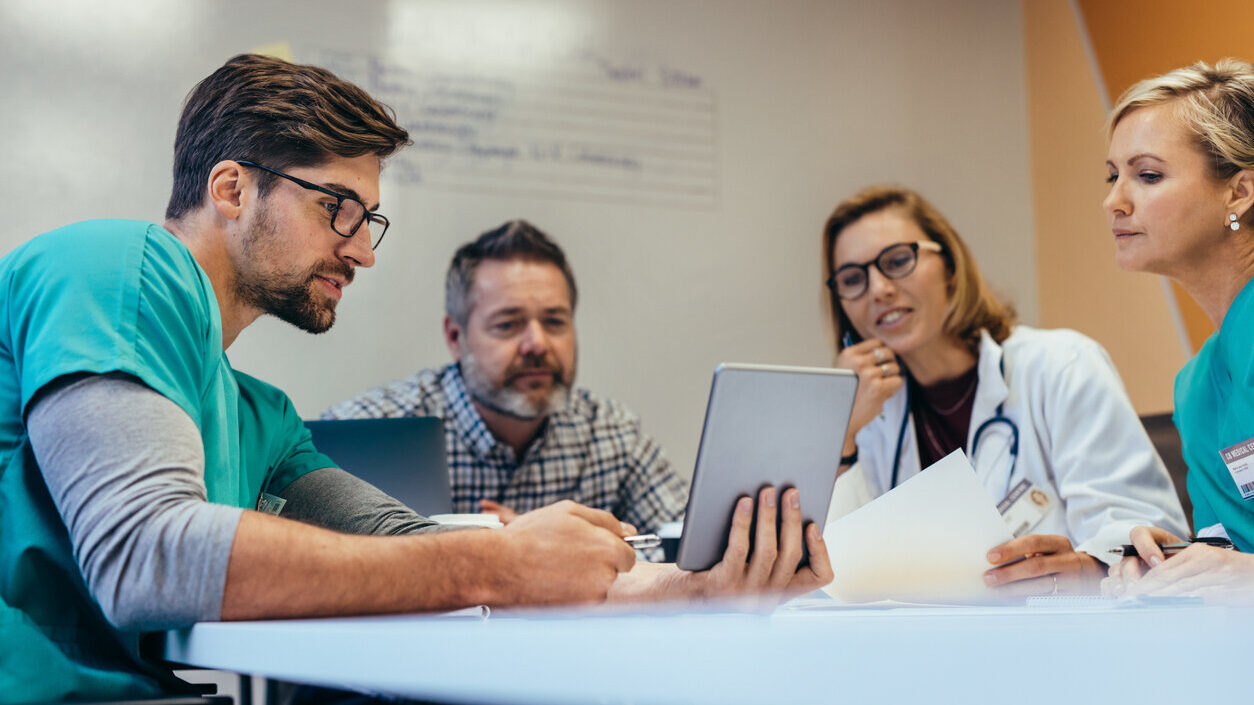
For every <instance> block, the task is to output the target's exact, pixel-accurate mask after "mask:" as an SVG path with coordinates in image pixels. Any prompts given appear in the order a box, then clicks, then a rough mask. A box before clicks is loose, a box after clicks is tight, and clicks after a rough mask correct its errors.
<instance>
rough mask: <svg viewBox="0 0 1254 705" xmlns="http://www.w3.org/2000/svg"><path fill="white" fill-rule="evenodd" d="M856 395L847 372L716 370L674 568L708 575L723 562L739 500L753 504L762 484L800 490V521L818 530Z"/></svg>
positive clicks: (746, 367) (730, 366)
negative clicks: (811, 523) (697, 571)
mask: <svg viewBox="0 0 1254 705" xmlns="http://www.w3.org/2000/svg"><path fill="white" fill-rule="evenodd" d="M857 390H858V376H857V375H856V374H854V373H853V372H850V371H849V370H836V369H828V368H813V367H778V366H773V365H738V364H723V365H719V366H718V368H717V369H716V370H714V382H713V384H712V385H711V386H710V401H709V403H708V404H707V405H706V409H705V427H704V428H703V429H702V431H701V445H700V447H699V449H698V450H697V464H696V468H695V470H694V472H693V475H692V488H691V490H690V491H689V494H688V510H687V513H686V514H685V516H684V530H683V534H682V535H681V536H680V539H679V553H678V556H677V557H676V561H675V562H676V563H677V564H678V565H679V567H680V568H683V569H684V570H708V569H709V568H711V567H713V566H714V564H716V563H718V562H719V561H720V560H722V558H723V553H724V552H725V551H726V550H727V534H728V532H729V531H730V530H731V519H732V511H733V509H734V508H735V505H736V500H737V499H739V498H740V497H743V496H749V497H753V498H754V500H755V501H756V499H757V494H758V491H759V490H761V489H762V488H763V487H766V486H767V485H772V486H774V487H777V488H779V489H780V490H781V491H782V490H783V489H785V488H788V487H796V488H797V489H798V490H800V491H801V516H802V520H803V522H804V523H809V522H811V521H815V522H818V523H819V528H820V529H821V528H822V524H823V521H824V520H826V519H827V508H828V504H830V503H831V499H832V487H833V486H834V485H835V484H836V471H837V470H838V469H839V468H840V456H841V451H842V450H844V446H845V430H846V429H847V428H848V427H849V414H850V412H851V411H852V410H853V399H854V394H855V393H856V392H857ZM781 515H782V513H781ZM755 516H756V511H755ZM750 536H751V537H752V534H750ZM803 550H804V545H803Z"/></svg>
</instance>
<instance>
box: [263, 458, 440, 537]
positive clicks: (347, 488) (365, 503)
mask: <svg viewBox="0 0 1254 705" xmlns="http://www.w3.org/2000/svg"><path fill="white" fill-rule="evenodd" d="M278 495H279V496H280V497H282V498H284V499H286V500H287V503H286V504H285V505H284V506H283V512H282V514H281V516H283V517H284V518H286V519H295V520H296V521H302V522H305V523H307V524H313V525H314V526H320V527H322V528H324V529H331V530H332V531H338V532H340V533H344V534H357V535H361V536H397V535H402V534H415V533H434V532H438V531H447V530H455V529H460V528H463V527H455V526H443V525H441V524H438V523H436V522H434V521H431V520H430V519H428V518H426V517H424V516H422V515H420V514H418V513H417V512H415V511H414V510H412V509H410V508H409V507H406V506H405V505H403V504H401V503H400V502H399V501H397V500H396V499H393V498H392V497H390V496H388V495H387V494H386V493H384V492H382V491H381V490H379V489H378V488H376V487H375V486H373V485H371V484H370V483H368V482H366V481H364V480H361V479H359V478H357V477H354V476H353V475H351V474H349V473H347V472H345V471H344V470H341V469H339V468H323V469H321V470H315V471H313V472H311V473H307V474H305V475H302V476H301V477H299V478H297V479H296V480H294V481H293V482H292V483H291V484H289V485H288V486H287V487H285V488H283V489H282V490H280V491H279V492H278Z"/></svg>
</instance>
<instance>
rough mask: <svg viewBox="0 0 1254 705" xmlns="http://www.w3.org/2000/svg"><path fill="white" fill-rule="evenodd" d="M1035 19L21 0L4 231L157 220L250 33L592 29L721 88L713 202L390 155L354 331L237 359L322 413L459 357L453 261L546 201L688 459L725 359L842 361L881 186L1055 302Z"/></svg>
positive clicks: (446, 38) (855, 12) (10, 236)
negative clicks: (908, 194)
mask: <svg viewBox="0 0 1254 705" xmlns="http://www.w3.org/2000/svg"><path fill="white" fill-rule="evenodd" d="M349 10H351V12H350V11H349ZM1021 22H1022V18H1021V11H1020V6H1019V3H1007V2H1001V1H999V0H983V1H977V0H964V1H957V0H955V1H952V2H944V3H936V2H928V1H927V0H915V1H911V0H882V1H879V2H834V1H819V0H814V1H806V0H776V1H774V2H765V1H762V2H755V1H753V0H723V1H714V0H707V1H705V2H700V1H696V0H631V1H629V0H618V1H611V0H602V1H600V2H592V1H589V2H582V1H578V0H535V1H533V2H517V1H515V2H508V3H504V2H472V1H471V0H460V1H452V0H450V1H448V2H392V3H384V2H373V3H371V2H362V3H344V2H338V1H337V2H324V1H320V0H319V1H313V2H300V3H297V2H292V3H279V2H261V1H259V0H253V1H251V2H238V1H226V2H224V1H220V0H212V1H211V0H185V1H182V2H178V3H170V2H165V1H163V0H130V1H127V2H94V3H80V2H66V1H64V0H41V1H39V2H35V1H34V0H32V1H31V2H17V1H14V0H4V2H2V3H0V60H2V64H0V65H2V67H3V71H0V96H2V97H3V98H2V102H3V106H2V107H0V140H3V143H2V147H3V149H2V151H0V153H2V154H3V155H4V159H5V168H4V169H3V171H2V172H0V189H2V192H3V193H4V198H5V200H6V201H7V207H6V208H5V209H4V212H5V215H4V218H3V220H2V221H0V222H3V226H2V227H0V251H4V252H7V251H8V250H10V249H12V248H13V247H14V246H16V245H17V244H19V243H21V242H22V241H24V240H26V239H27V238H29V237H31V236H33V235H34V234H36V233H39V232H42V231H44V230H47V229H50V228H53V227H56V226H58V225H61V224H64V223H68V222H72V221H74V220H78V219H83V218H91V217H127V218H146V219H154V220H156V219H160V216H161V214H162V212H163V211H164V206H165V201H166V198H167V197H168V192H169V186H170V176H169V171H170V155H171V143H172V141H173V136H174V129H175V123H176V121H177V117H178V112H179V107H180V102H181V100H182V98H183V97H184V95H185V94H186V93H187V91H188V90H189V89H190V88H191V87H192V85H193V84H194V83H195V82H196V81H197V80H199V79H200V78H202V77H203V76H205V75H207V74H208V73H209V72H210V71H212V70H213V69H214V68H216V67H217V66H218V65H220V64H221V62H222V61H224V60H225V59H226V58H228V57H229V56H230V55H232V54H233V53H237V52H241V51H248V50H251V49H254V48H256V47H259V46H262V45H267V44H271V43H273V42H276V41H280V42H289V43H290V45H291V47H292V51H293V54H294V56H295V58H296V59H297V60H301V59H302V56H310V55H314V54H316V53H317V52H319V51H323V50H344V51H349V52H356V53H366V52H371V53H378V54H380V55H387V56H391V57H394V58H395V60H397V61H400V62H402V63H403V62H415V63H414V66H415V68H422V62H424V61H436V60H438V59H439V58H440V57H439V54H440V53H441V52H455V53H463V52H465V51H466V49H467V47H472V48H477V49H476V51H478V52H480V53H482V54H484V55H485V56H487V58H490V59H494V60H496V63H495V66H496V70H506V71H508V70H509V67H510V66H511V64H509V63H505V64H502V63H501V62H500V59H501V58H502V57H509V56H511V54H510V52H514V53H515V54H514V55H516V56H518V57H522V58H520V59H518V62H517V63H516V64H513V65H515V66H517V67H518V70H519V71H523V70H524V69H525V65H526V62H525V61H524V59H526V58H527V57H535V56H542V57H548V58H549V59H552V58H553V57H558V58H561V57H574V56H580V55H581V53H580V52H585V53H586V51H587V50H588V49H589V48H593V49H595V51H596V52H597V53H598V55H600V56H602V57H608V58H609V59H612V60H613V61H616V62H622V63H624V64H627V65H634V66H640V67H644V68H646V69H648V68H651V67H652V68H656V67H659V66H671V67H678V68H681V69H683V70H684V71H685V72H688V73H691V74H693V75H696V76H699V77H700V78H701V80H702V82H703V84H702V85H703V87H704V88H705V89H707V90H708V91H709V92H710V93H711V94H712V95H713V97H714V103H715V106H716V107H715V115H716V117H715V120H716V124H715V127H714V140H715V141H714V143H715V145H716V151H717V159H716V169H717V173H716V175H715V178H714V180H713V182H714V183H715V185H716V187H715V193H714V195H713V197H712V198H711V199H709V203H707V204H705V205H697V206H687V207H680V206H674V205H658V204H648V203H641V202H632V201H631V199H626V200H622V199H620V200H617V201H615V200H609V199H597V198H595V197H588V196H580V197H556V196H549V195H539V196H521V195H511V194H509V193H505V192H501V191H500V190H490V191H489V190H476V189H474V188H470V189H461V190H449V189H446V188H437V187H433V186H428V185H412V184H408V185H407V184H402V183H401V180H400V179H398V178H397V176H398V175H397V174H394V175H392V176H389V175H388V173H387V172H386V171H385V175H384V183H383V189H382V194H383V199H382V207H381V209H380V210H381V212H384V213H386V214H387V215H388V216H389V217H391V219H392V222H393V223H394V225H393V229H392V230H391V231H389V234H388V236H387V240H386V241H385V242H384V244H383V247H382V248H381V249H380V251H379V255H380V258H379V262H378V264H377V265H376V267H375V268H374V270H373V271H369V272H362V273H361V276H359V277H358V278H357V282H356V283H355V284H354V285H353V286H352V287H351V288H349V289H348V290H347V292H346V296H345V299H344V301H343V302H342V303H341V306H340V309H339V310H340V314H339V323H337V325H336V327H335V329H334V330H332V331H331V332H330V333H327V334H325V335H323V336H320V337H317V338H314V337H310V336H308V335H306V334H304V333H301V332H299V331H296V330H295V329H291V328H288V327H286V326H285V325H283V324H280V323H277V322H275V321H272V320H264V321H261V322H259V323H258V324H256V325H255V326H253V328H251V329H249V330H248V331H246V332H245V334H244V335H243V336H242V337H241V338H240V340H239V341H238V342H237V343H236V344H235V346H234V347H233V348H232V349H231V358H232V361H233V363H234V364H235V365H236V367H238V368H239V369H242V370H245V371H248V372H250V373H252V374H256V375H258V376H260V377H261V378H263V379H266V380H269V381H271V382H272V383H275V384H277V385H279V386H280V387H282V388H284V389H286V390H287V391H288V393H289V394H290V395H291V396H292V398H293V399H294V401H295V403H296V405H297V407H298V408H299V409H300V411H301V413H302V414H304V415H306V416H312V415H316V414H317V413H318V412H319V411H320V410H321V409H322V408H324V407H326V406H327V405H329V404H331V403H334V402H336V401H338V400H340V399H342V398H345V397H347V396H350V395H352V394H353V393H355V392H357V391H358V390H361V389H363V388H366V387H370V386H373V385H375V384H378V383H381V382H384V381H386V380H389V379H392V378H396V377H400V376H404V375H407V374H409V373H411V372H412V371H413V370H415V369H416V368H418V367H421V366H435V365H440V364H443V363H444V362H445V361H446V360H447V352H446V350H445V349H444V347H443V343H442V341H441V337H440V325H439V324H440V318H441V315H442V278H443V272H444V269H445V267H446V266H447V262H448V259H449V257H450V256H451V255H452V252H453V250H454V249H455V247H456V246H457V245H458V244H460V243H461V242H463V241H465V240H468V239H470V238H472V237H474V236H475V235H477V234H478V233H480V232H482V231H484V230H486V229H489V228H491V227H494V226H496V225H498V224H499V223H501V222H502V221H504V220H506V219H509V218H514V217H525V218H527V219H529V220H531V221H532V222H534V223H535V224H537V225H538V226H539V227H540V228H541V229H544V230H546V231H547V232H549V233H550V234H551V235H552V236H554V237H555V238H556V239H557V240H558V241H559V242H560V243H561V244H562V245H563V246H564V247H565V248H566V250H567V253H568V255H569V257H570V259H571V261H572V263H573V265H574V267H575V271H576V276H577V277H578V279H579V283H580V287H581V295H582V296H581V300H580V307H579V311H578V315H577V325H578V331H579V339H580V372H579V375H580V382H581V383H582V384H584V385H586V386H588V387H591V388H592V389H594V390H596V391H598V392H600V393H603V394H606V395H609V396H614V397H618V398H620V399H622V400H623V401H625V402H626V403H627V404H628V405H629V406H630V407H631V408H633V409H634V410H636V411H637V412H638V413H639V414H640V415H641V416H642V417H643V418H644V421H645V426H646V428H647V430H649V431H650V432H652V433H653V434H654V435H655V436H656V437H657V438H658V439H659V440H660V441H661V442H662V443H663V445H664V446H665V447H666V448H667V449H668V452H669V454H670V456H671V457H672V459H673V460H674V461H675V463H676V465H677V467H678V469H679V470H680V471H681V472H682V473H688V472H690V468H691V465H692V461H693V458H694V457H695V453H696V444H697V440H698V437H699V434H700V428H701V419H702V413H703V410H704V406H705V400H706V395H707V393H708V389H709V380H710V374H711V372H712V370H713V368H714V366H715V365H716V364H717V363H719V362H721V361H739V362H771V363H781V364H802V365H825V364H828V363H830V361H831V359H832V353H831V349H830V342H829V337H830V335H829V330H828V324H827V322H826V311H825V308H824V303H823V287H822V281H821V279H822V276H821V271H822V265H821V262H820V240H819V231H820V228H821V225H822V223H823V221H824V220H825V218H826V216H827V215H828V213H829V212H830V210H831V209H832V208H833V207H834V205H835V204H836V202H837V201H838V200H839V199H841V198H843V197H845V196H847V195H849V194H850V193H852V192H853V191H854V190H856V189H858V188H859V187H861V186H863V185H866V184H869V183H873V182H881V181H894V182H900V183H904V184H906V185H909V186H913V187H916V188H918V189H920V190H921V191H923V192H924V193H925V194H926V195H927V196H929V197H930V198H931V199H932V200H933V201H934V202H935V203H936V204H938V206H939V207H940V208H941V209H942V210H943V211H944V212H945V213H946V214H947V215H948V216H949V217H950V218H951V220H953V222H954V223H955V225H956V226H957V227H958V229H959V231H960V232H962V233H963V234H964V235H965V237H966V238H967V239H968V241H969V242H970V243H971V245H972V248H973V249H974V251H975V253H976V256H977V257H978V258H979V259H980V261H981V264H982V265H983V267H984V269H985V272H986V273H987V275H988V276H989V278H990V279H991V280H992V281H993V283H994V285H995V286H996V287H997V289H998V290H999V291H1001V292H1003V293H1005V294H1007V295H1008V296H1009V298H1011V299H1012V300H1013V301H1014V302H1015V303H1016V304H1017V305H1018V308H1019V310H1020V312H1021V314H1022V317H1023V318H1024V319H1025V320H1026V321H1028V322H1032V321H1034V320H1035V317H1036V300H1035V296H1036V294H1035V292H1036V277H1035V268H1034V264H1033V261H1032V253H1033V241H1032V233H1031V223H1032V213H1031V203H1030V194H1029V172H1028V167H1029V165H1028V146H1027V118H1026V110H1025V97H1024V66H1023V31H1022V26H1021ZM471 53H474V52H471ZM444 58H445V59H446V60H450V59H456V57H452V56H451V55H450V56H445V57H444ZM457 60H458V61H460V60H462V59H457ZM502 67H504V68H503V69H502ZM400 117H401V118H402V120H404V119H406V116H405V115H401V116H400Z"/></svg>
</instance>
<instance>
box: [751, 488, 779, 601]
mask: <svg viewBox="0 0 1254 705" xmlns="http://www.w3.org/2000/svg"><path fill="white" fill-rule="evenodd" d="M777 500H778V494H777V493H776V491H775V488H774V487H765V488H763V489H762V491H761V492H759V493H758V524H757V528H756V530H755V531H754V535H753V555H751V556H749V581H750V584H751V585H753V586H755V587H756V586H761V585H765V584H766V583H767V581H768V580H770V578H771V569H772V568H774V567H775V556H776V555H778V552H779V539H778V538H777V536H776V532H775V521H776V517H777V516H778V515H779V507H777V506H776V501H777Z"/></svg>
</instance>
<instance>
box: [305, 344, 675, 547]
mask: <svg viewBox="0 0 1254 705" xmlns="http://www.w3.org/2000/svg"><path fill="white" fill-rule="evenodd" d="M397 416H439V417H440V418H442V419H444V441H445V449H446V451H447V453H448V468H449V475H450V481H451V482H450V484H451V485H452V488H453V511H455V512H466V513H469V512H478V511H479V500H480V499H490V500H494V501H496V502H499V503H501V504H503V505H505V506H507V507H509V508H511V509H513V510H515V511H517V512H520V513H521V512H525V511H530V510H532V509H537V508H539V507H543V506H545V505H547V504H552V503H553V502H556V501H558V500H562V499H572V500H574V501H576V502H579V503H581V504H585V505H587V506H589V507H595V508H597V509H604V510H607V511H609V512H611V513H613V514H614V516H616V517H618V518H619V519H620V520H622V521H626V522H629V523H631V524H632V525H634V526H635V527H636V528H637V529H639V530H640V531H641V532H642V533H645V532H653V531H657V529H658V527H659V526H660V525H661V524H663V523H665V522H670V521H678V520H679V518H680V517H681V515H682V514H683V512H684V507H685V504H686V503H687V487H686V486H685V485H684V484H683V483H682V482H680V480H679V479H678V478H677V477H675V474H674V472H672V471H671V467H670V463H669V462H667V460H666V457H665V455H663V453H662V449H661V448H660V447H659V446H658V444H657V443H656V442H655V441H654V440H653V439H652V438H650V437H649V436H647V435H645V434H644V433H643V432H642V431H641V430H640V419H639V418H637V417H636V415H635V414H633V413H631V412H630V411H628V410H627V409H625V408H623V406H622V404H619V403H618V402H616V401H614V400H612V399H601V398H598V397H596V396H595V395H593V394H592V393H591V392H589V391H588V390H586V389H575V390H574V391H573V392H572V393H571V396H570V403H569V404H568V405H567V408H565V409H563V410H561V411H556V412H553V413H552V414H550V415H549V417H548V419H547V421H546V422H545V424H544V425H543V426H542V427H541V430H540V434H539V435H538V436H537V437H536V439H535V440H534V441H532V443H531V445H530V446H528V447H527V450H526V451H525V452H524V453H523V455H522V458H519V457H518V456H517V454H516V453H515V452H514V449H513V448H512V447H510V446H508V445H506V444H504V443H501V442H500V441H498V440H497V439H496V437H495V436H493V435H492V432H491V431H489V430H488V427H487V426H486V425H485V424H484V421H483V417H481V416H480V415H479V412H478V411H476V410H475V407H474V405H473V404H471V402H470V396H469V394H467V392H466V387H465V383H464V381H463V380H462V375H461V370H460V368H459V367H458V366H457V364H456V363H453V364H451V365H449V366H447V367H445V368H444V369H442V370H422V371H420V372H418V373H417V374H415V375H413V376H412V377H407V378H405V379H401V380H397V381H395V382H392V383H390V384H386V385H384V386H382V387H378V388H376V389H372V390H370V391H368V392H364V393H362V394H360V395H358V396H356V397H354V398H352V399H349V400H347V401H344V402H341V403H339V404H336V405H335V406H333V407H331V408H330V409H328V410H327V411H326V412H324V413H323V415H322V418H324V419H363V418H387V417H397Z"/></svg>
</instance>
